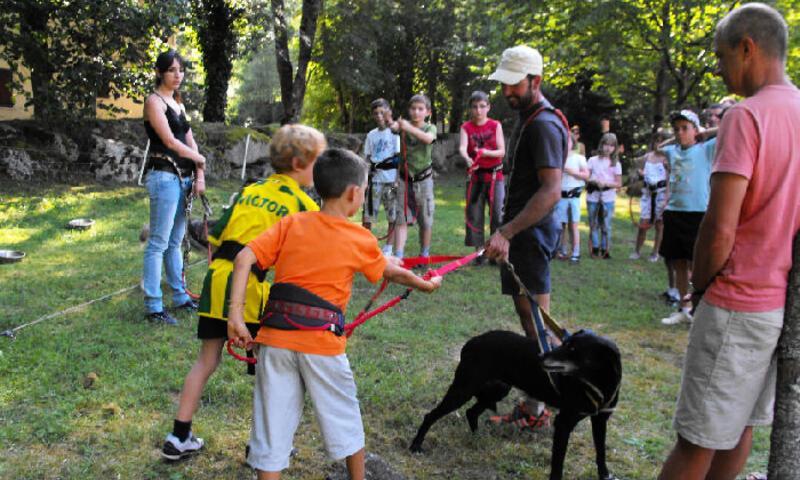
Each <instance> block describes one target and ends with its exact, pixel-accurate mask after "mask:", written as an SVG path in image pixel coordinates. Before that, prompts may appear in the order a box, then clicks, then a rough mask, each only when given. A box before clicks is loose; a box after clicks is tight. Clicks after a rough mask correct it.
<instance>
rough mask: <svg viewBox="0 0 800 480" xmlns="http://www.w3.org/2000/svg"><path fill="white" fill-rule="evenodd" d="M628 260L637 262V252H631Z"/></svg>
mask: <svg viewBox="0 0 800 480" xmlns="http://www.w3.org/2000/svg"><path fill="white" fill-rule="evenodd" d="M628 258H629V259H631V260H639V259H640V258H641V256H640V255H639V252H633V253H631V254H630V255H628Z"/></svg>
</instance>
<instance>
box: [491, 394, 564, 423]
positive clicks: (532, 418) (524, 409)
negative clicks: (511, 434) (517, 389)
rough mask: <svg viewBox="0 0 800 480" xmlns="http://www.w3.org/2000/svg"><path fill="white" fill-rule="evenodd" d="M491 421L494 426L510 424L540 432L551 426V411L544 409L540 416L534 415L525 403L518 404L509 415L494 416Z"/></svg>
mask: <svg viewBox="0 0 800 480" xmlns="http://www.w3.org/2000/svg"><path fill="white" fill-rule="evenodd" d="M489 421H490V422H492V423H494V424H498V425H499V424H501V423H510V424H512V425H514V426H516V427H517V428H519V429H526V428H527V429H531V430H538V429H541V428H544V427H547V426H549V425H550V410H548V409H546V408H545V409H543V410H542V413H541V414H540V415H532V414H531V413H530V412H529V411H528V406H527V405H526V404H525V402H524V401H522V402H520V403H518V404H517V405H516V406H515V407H514V410H512V411H511V413H509V414H507V415H492V416H491V417H489Z"/></svg>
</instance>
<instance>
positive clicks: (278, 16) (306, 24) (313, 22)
mask: <svg viewBox="0 0 800 480" xmlns="http://www.w3.org/2000/svg"><path fill="white" fill-rule="evenodd" d="M321 12H322V0H303V11H302V18H301V19H300V50H299V54H298V57H297V72H296V73H295V76H294V81H293V80H292V70H293V68H292V61H291V59H290V58H289V40H288V34H287V27H286V12H285V7H284V3H283V0H272V14H273V16H274V27H275V56H276V60H277V65H278V76H279V78H280V81H281V103H282V104H283V118H282V119H281V124H282V125H285V124H287V123H295V122H297V121H298V119H299V118H300V112H301V111H302V108H303V98H304V97H305V95H306V72H307V71H308V64H309V62H310V61H311V54H312V52H313V50H314V36H315V35H316V32H317V19H318V18H319V15H320V13H321Z"/></svg>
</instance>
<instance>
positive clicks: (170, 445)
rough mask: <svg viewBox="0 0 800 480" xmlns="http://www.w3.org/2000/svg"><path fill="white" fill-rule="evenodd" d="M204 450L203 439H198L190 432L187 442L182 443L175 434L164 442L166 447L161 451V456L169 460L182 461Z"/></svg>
mask: <svg viewBox="0 0 800 480" xmlns="http://www.w3.org/2000/svg"><path fill="white" fill-rule="evenodd" d="M202 448H203V439H202V438H197V437H195V436H194V435H192V432H189V436H188V437H186V440H185V441H183V442H181V441H180V440H178V437H176V436H175V435H173V434H171V433H170V434H169V435H167V439H166V441H165V442H164V447H163V448H162V449H161V456H162V457H164V458H166V459H167V460H180V459H182V458H185V457H188V456H190V455H194V454H195V453H197V452H199V451H200V450H201V449H202Z"/></svg>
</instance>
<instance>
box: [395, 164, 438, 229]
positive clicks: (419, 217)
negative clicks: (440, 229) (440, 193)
mask: <svg viewBox="0 0 800 480" xmlns="http://www.w3.org/2000/svg"><path fill="white" fill-rule="evenodd" d="M413 188H414V192H413V193H414V199H415V200H416V203H417V211H416V212H415V213H416V219H415V218H414V215H413V214H412V213H411V212H406V211H405V208H403V207H404V206H405V204H406V200H405V192H406V182H404V181H403V178H402V177H401V178H399V179H398V180H397V204H398V205H400V207H399V208H398V209H397V213H398V215H397V221H399V222H406V223H408V224H409V225H410V224H411V223H413V222H412V221H413V220H416V221H417V222H418V223H419V225H420V227H421V228H431V227H433V210H434V205H433V176H432V175H431V176H430V177H428V178H426V179H425V180H420V181H419V182H414V184H413ZM409 194H411V192H409ZM409 202H411V200H410V199H409Z"/></svg>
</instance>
